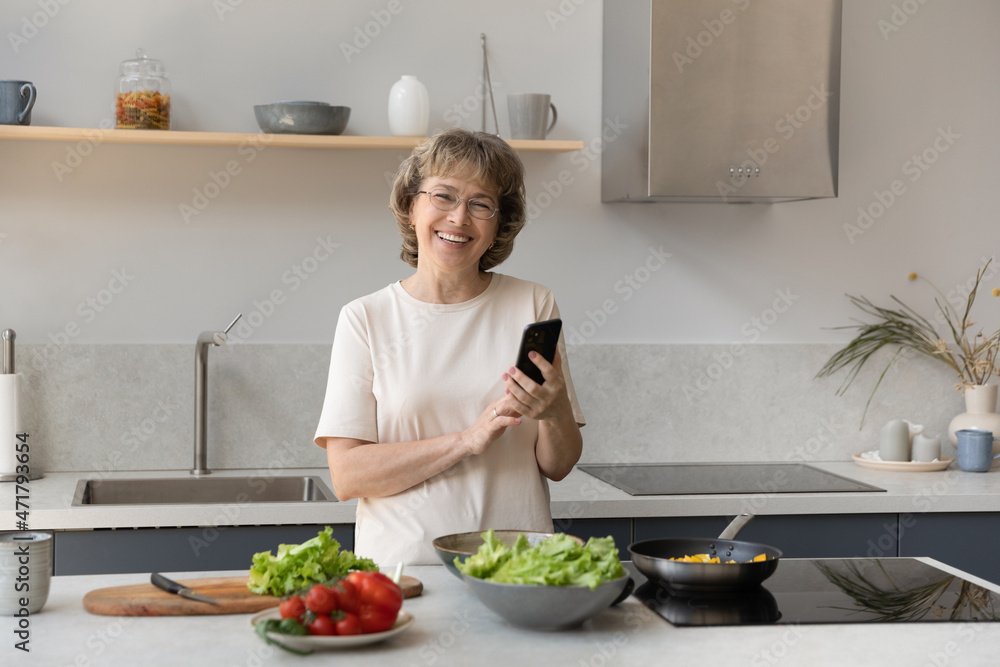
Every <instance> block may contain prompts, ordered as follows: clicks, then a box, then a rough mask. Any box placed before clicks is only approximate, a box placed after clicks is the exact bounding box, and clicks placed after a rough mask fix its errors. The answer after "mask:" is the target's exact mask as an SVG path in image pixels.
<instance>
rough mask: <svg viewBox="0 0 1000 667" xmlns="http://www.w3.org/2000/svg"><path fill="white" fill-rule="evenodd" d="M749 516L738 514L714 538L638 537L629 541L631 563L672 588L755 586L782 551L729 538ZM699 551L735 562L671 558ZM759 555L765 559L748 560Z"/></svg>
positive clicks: (650, 577)
mask: <svg viewBox="0 0 1000 667" xmlns="http://www.w3.org/2000/svg"><path fill="white" fill-rule="evenodd" d="M752 519H753V515H752V514H741V515H739V516H737V517H736V518H735V519H734V520H733V521H732V522H731V523H730V524H729V525H728V526H727V527H726V529H725V530H724V531H722V533H721V534H720V535H719V537H717V538H714V539H703V538H691V537H682V538H657V539H652V540H641V541H639V542H633V543H632V544H630V545H629V547H628V550H629V552H630V553H631V554H632V562H633V563H634V564H635V566H636V568H638V570H639V571H640V572H641V573H643V574H644V575H646V576H647V577H649V579H651V580H653V581H660V582H663V583H664V584H666V585H667V586H669V587H670V588H673V589H680V590H718V589H735V588H746V587H750V586H756V585H758V584H760V582H762V581H764V580H765V579H767V578H768V577H770V576H771V575H772V574H773V573H774V571H775V570H776V569H777V567H778V560H779V559H780V558H781V550H780V549H776V548H775V547H771V546H768V545H766V544H759V543H757V542H742V541H738V540H734V539H732V538H733V537H735V536H736V534H737V533H738V532H739V531H740V530H741V529H742V528H743V526H745V525H746V524H747V523H749V522H750V521H751V520H752ZM702 553H707V554H709V555H712V556H718V557H719V558H720V559H721V560H723V561H727V560H734V561H736V562H735V563H724V562H723V563H685V562H682V561H675V560H670V559H671V558H680V557H683V556H691V555H694V554H702ZM760 554H764V555H765V560H762V561H757V562H748V561H752V560H753V558H754V557H755V556H758V555H760Z"/></svg>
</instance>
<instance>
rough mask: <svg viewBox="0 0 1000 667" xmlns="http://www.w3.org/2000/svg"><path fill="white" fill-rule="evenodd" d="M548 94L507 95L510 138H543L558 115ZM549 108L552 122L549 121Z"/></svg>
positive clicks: (553, 125) (553, 124)
mask: <svg viewBox="0 0 1000 667" xmlns="http://www.w3.org/2000/svg"><path fill="white" fill-rule="evenodd" d="M549 100H550V97H549V96H548V95H543V94H540V93H519V94H512V95H508V96H507V113H508V116H509V120H510V136H511V139H544V138H545V137H546V135H547V134H548V133H549V132H551V131H552V128H553V127H555V125H556V119H557V118H558V117H559V116H558V113H557V112H556V105H554V104H552V102H550V101H549ZM549 109H551V110H552V122H551V123H550V122H549Z"/></svg>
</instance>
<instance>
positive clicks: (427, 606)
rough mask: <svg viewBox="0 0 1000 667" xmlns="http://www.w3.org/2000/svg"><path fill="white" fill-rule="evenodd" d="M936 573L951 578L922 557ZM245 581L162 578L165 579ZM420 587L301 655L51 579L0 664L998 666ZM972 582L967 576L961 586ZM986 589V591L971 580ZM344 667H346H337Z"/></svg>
mask: <svg viewBox="0 0 1000 667" xmlns="http://www.w3.org/2000/svg"><path fill="white" fill-rule="evenodd" d="M921 560H925V561H927V562H930V563H932V564H934V565H936V566H938V567H940V568H942V569H944V570H946V571H953V570H952V568H949V567H947V566H945V565H941V564H939V563H936V562H934V561H930V560H929V559H921ZM244 572H245V571H243V572H227V573H218V572H211V573H207V572H201V573H169V575H168V576H170V577H172V578H174V579H184V578H196V577H199V576H219V575H220V574H231V575H238V574H243V573H244ZM406 573H407V574H408V575H410V576H414V577H416V578H417V579H419V580H421V581H422V582H423V583H424V592H423V594H422V595H421V596H420V597H417V598H412V599H410V600H407V601H406V602H405V604H404V607H403V608H404V609H405V610H406V611H408V612H410V613H412V614H413V616H414V618H415V621H414V624H413V625H412V626H411V627H410V628H409V629H408V630H406V631H404V632H403V633H401V634H399V635H397V636H395V637H393V638H391V639H389V640H387V641H385V642H384V643H380V644H376V645H373V646H369V647H364V648H358V649H352V650H349V651H344V652H337V653H315V654H313V655H312V656H308V657H300V656H296V655H292V654H288V653H284V652H283V651H280V650H279V649H275V648H272V647H270V646H268V645H266V644H264V642H263V641H262V640H261V639H260V638H259V637H257V635H256V634H254V632H253V630H252V628H251V625H250V617H251V615H248V614H241V615H231V616H186V617H185V616H180V617H153V618H148V617H113V616H95V615H91V614H89V613H87V612H86V611H84V609H83V606H82V599H83V596H84V594H85V593H86V592H88V591H90V590H93V589H95V588H103V587H106V586H122V585H127V584H135V583H143V582H146V581H148V580H149V575H148V574H120V575H87V576H66V577H55V578H53V580H52V583H51V588H50V594H49V598H48V601H47V603H46V605H45V607H44V608H43V609H42V610H41V611H40V612H38V613H37V614H33V615H32V616H30V617H29V618H28V619H27V623H28V624H29V631H30V644H29V647H30V653H23V652H21V651H19V650H17V649H15V648H14V644H15V643H16V642H17V641H19V640H18V639H17V637H16V635H15V634H14V630H15V629H16V623H17V621H16V620H15V619H13V618H8V619H0V636H2V637H3V638H4V639H3V645H2V646H0V662H2V663H3V664H14V665H44V666H45V667H52V666H53V665H67V666H68V665H76V666H79V667H90V666H96V665H135V664H143V665H184V667H192V666H194V665H248V666H249V665H256V666H261V665H298V666H302V665H309V664H320V663H323V664H328V663H330V662H332V661H334V660H337V659H338V658H339V659H342V660H345V661H349V664H351V665H353V666H355V667H364V666H365V665H377V666H379V667H384V666H385V665H405V666H407V667H410V666H430V665H463V666H464V665H503V666H504V667H509V665H542V664H548V665H574V666H576V665H584V666H587V665H591V666H604V665H615V664H619V665H662V664H676V665H701V664H721V665H752V666H755V667H756V666H761V667H763V666H766V665H779V664H780V665H811V666H812V667H823V666H827V665H837V666H841V665H879V666H881V665H945V664H947V665H952V664H960V665H963V666H964V667H974V666H977V665H984V666H985V665H990V666H991V667H992V666H993V665H996V646H997V645H998V644H1000V623H989V622H986V623H870V624H844V625H800V626H796V625H771V626H749V627H731V626H729V627H708V628H678V627H674V626H672V625H670V624H669V623H667V622H666V621H664V620H663V619H661V618H660V617H659V616H657V615H655V614H654V613H653V612H651V611H649V610H648V609H646V608H645V607H644V606H643V605H642V604H641V603H640V602H638V601H637V600H636V599H635V598H629V599H628V600H626V601H625V602H623V603H622V604H621V605H619V606H618V607H614V608H610V609H608V610H606V611H604V612H602V613H601V614H599V615H598V616H596V617H594V618H593V619H591V620H589V621H587V622H586V623H585V624H584V625H583V626H582V627H581V628H578V629H575V630H570V631H565V632H553V633H545V632H532V631H526V630H518V629H515V628H512V627H510V626H508V625H506V624H505V622H504V621H503V620H502V619H500V618H499V617H497V616H495V615H493V613H492V612H490V611H489V610H487V609H486V608H485V607H483V606H482V605H481V604H480V603H479V602H478V600H476V599H475V598H474V597H473V596H472V594H471V593H470V592H469V591H467V590H466V588H465V586H464V584H463V583H462V582H461V581H459V580H458V579H457V578H456V577H454V576H453V575H452V574H450V573H449V572H448V571H447V570H446V569H445V568H444V567H443V566H440V565H434V566H420V567H412V568H408V569H407V572H406ZM967 578H970V579H971V580H973V581H976V580H975V578H974V577H967ZM977 583H980V584H981V585H983V586H986V587H988V588H990V589H991V590H994V591H996V590H998V589H997V588H996V587H994V586H992V585H991V584H988V583H986V582H980V581H977ZM344 664H348V663H347V662H345V663H344Z"/></svg>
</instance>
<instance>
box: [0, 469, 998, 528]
mask: <svg viewBox="0 0 1000 667" xmlns="http://www.w3.org/2000/svg"><path fill="white" fill-rule="evenodd" d="M806 463H808V464H809V465H813V466H815V467H817V468H820V469H822V470H826V471H828V472H832V473H835V474H838V475H841V476H844V477H849V478H851V479H855V480H857V481H860V482H865V483H867V484H872V485H874V486H877V487H880V488H883V489H885V492H848V493H767V492H766V490H764V491H762V492H761V493H757V494H742V495H741V494H732V495H692V496H630V495H629V494H627V493H625V492H624V491H621V490H619V489H617V488H615V487H613V486H611V485H610V484H607V483H606V482H603V481H601V480H598V479H597V478H595V477H593V476H591V475H589V474H588V473H585V472H583V471H581V470H578V469H574V470H573V472H571V473H570V474H569V475H568V476H567V477H566V479H564V480H563V481H561V482H553V483H550V485H549V486H550V489H551V497H552V515H553V517H554V518H556V519H580V518H617V517H670V516H725V515H734V514H738V513H740V512H751V513H753V514H757V515H783V514H868V513H884V512H888V513H906V512H914V513H917V512H987V511H993V512H995V511H1000V474H998V473H1000V470H998V469H996V468H994V469H993V470H992V471H990V472H987V473H966V472H962V471H961V470H958V469H957V466H956V465H955V464H954V463H953V464H952V465H951V467H950V468H949V469H948V470H945V471H942V472H923V473H918V472H886V471H881V470H871V469H868V468H862V467H861V466H858V465H857V464H855V463H853V462H844V461H838V462H812V461H810V462H806ZM254 475H255V473H254V471H247V470H231V471H216V472H214V473H213V476H214V477H221V476H237V477H239V476H254ZM279 475H280V476H299V475H312V476H317V477H319V478H320V479H321V480H322V481H323V483H324V484H326V486H327V487H329V486H330V478H329V472H328V471H327V470H326V469H325V468H300V469H282V470H280V471H273V470H271V471H266V472H263V473H256V476H257V477H259V478H260V479H262V480H265V481H266V480H267V478H268V476H279ZM111 477H115V478H153V477H177V478H188V477H190V475H189V474H188V472H187V471H166V472H165V471H143V472H115V473H87V472H58V473H47V474H46V475H45V476H44V477H42V478H40V479H37V480H33V481H31V482H30V483H29V484H28V485H27V490H28V494H27V497H26V498H23V499H22V500H23V502H24V503H25V504H26V505H27V506H28V511H29V521H28V523H29V526H30V528H31V529H33V530H83V529H90V528H126V527H127V528H132V527H171V526H209V525H214V526H218V525H282V524H288V523H295V524H325V523H329V524H337V523H354V516H355V508H356V502H355V501H348V502H343V503H342V502H294V503H252V502H250V503H244V504H227V505H222V504H215V505H211V504H203V505H195V504H192V505H183V504H182V505H142V506H110V505H106V506H84V507H74V506H72V504H71V503H72V500H73V493H74V491H75V489H76V485H77V482H78V481H79V480H80V479H92V478H111ZM16 494H22V495H23V494H24V490H23V489H21V490H16V485H15V484H13V483H3V484H0V526H9V527H13V526H14V525H15V521H16V519H17V517H16V516H15V512H16V510H15V495H16ZM22 509H23V508H22Z"/></svg>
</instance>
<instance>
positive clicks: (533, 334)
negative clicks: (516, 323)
mask: <svg viewBox="0 0 1000 667" xmlns="http://www.w3.org/2000/svg"><path fill="white" fill-rule="evenodd" d="M561 330H562V320H560V319H558V318H557V319H554V320H545V321H544V322H535V323H533V324H529V325H528V326H526V327H524V333H523V334H522V335H521V348H520V349H519V350H518V352H517V364H516V366H517V368H518V369H519V370H520V371H521V372H522V373H524V374H525V375H527V376H528V377H530V378H531V379H532V380H534V381H535V382H536V383H538V384H544V383H545V378H543V377H542V372H541V371H540V370H538V366H536V365H535V364H534V362H532V361H531V359H529V358H528V353H529V352H531V351H532V350H534V351H535V352H537V353H538V354H540V355H542V357H544V358H545V360H546V361H548V362H549V363H552V360H553V359H554V358H555V356H556V344H557V343H558V342H559V332H560V331H561Z"/></svg>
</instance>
